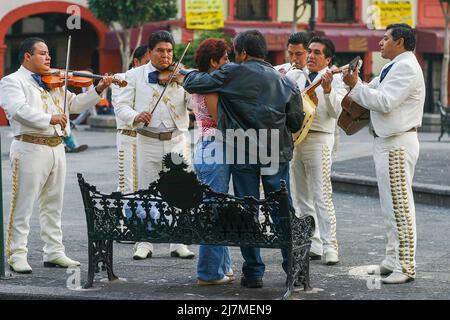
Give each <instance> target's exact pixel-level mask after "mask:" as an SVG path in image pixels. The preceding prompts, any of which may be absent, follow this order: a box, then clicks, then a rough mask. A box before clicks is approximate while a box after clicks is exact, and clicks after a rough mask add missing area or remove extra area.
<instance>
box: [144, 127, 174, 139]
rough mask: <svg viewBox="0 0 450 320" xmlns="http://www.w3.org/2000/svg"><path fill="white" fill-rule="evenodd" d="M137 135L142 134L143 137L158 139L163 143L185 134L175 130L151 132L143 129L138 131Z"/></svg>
mask: <svg viewBox="0 0 450 320" xmlns="http://www.w3.org/2000/svg"><path fill="white" fill-rule="evenodd" d="M137 133H139V134H142V135H143V136H146V137H149V138H153V139H158V140H161V141H168V140H172V138H175V137H176V136H179V135H180V134H183V132H182V131H179V130H175V131H172V132H151V131H148V130H144V129H142V128H139V129H137Z"/></svg>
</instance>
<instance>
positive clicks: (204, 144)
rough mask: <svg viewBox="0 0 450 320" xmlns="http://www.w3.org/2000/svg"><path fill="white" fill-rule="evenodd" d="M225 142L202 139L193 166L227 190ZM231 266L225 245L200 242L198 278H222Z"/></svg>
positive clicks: (213, 184)
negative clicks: (201, 243) (202, 243)
mask: <svg viewBox="0 0 450 320" xmlns="http://www.w3.org/2000/svg"><path fill="white" fill-rule="evenodd" d="M223 151H224V146H223V143H222V142H218V141H211V140H203V141H199V142H198V143H197V145H196V148H195V154H194V169H195V172H196V173H197V177H198V179H199V180H200V181H201V182H203V183H205V184H207V185H209V186H210V187H211V189H212V190H213V191H215V192H222V193H226V192H228V187H229V184H230V166H229V165H227V164H225V161H224V160H225V157H224V156H223V154H224V152H223ZM230 270H231V258H230V250H229V248H228V247H225V246H213V245H201V246H200V249H199V252H198V263H197V278H198V279H201V280H205V281H212V280H220V279H222V278H223V277H224V275H225V273H226V272H228V271H230Z"/></svg>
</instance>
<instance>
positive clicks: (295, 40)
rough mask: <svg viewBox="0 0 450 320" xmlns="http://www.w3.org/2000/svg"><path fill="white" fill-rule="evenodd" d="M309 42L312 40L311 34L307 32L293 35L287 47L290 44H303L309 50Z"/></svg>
mask: <svg viewBox="0 0 450 320" xmlns="http://www.w3.org/2000/svg"><path fill="white" fill-rule="evenodd" d="M309 40H311V34H309V33H307V32H296V33H293V34H291V36H290V37H289V39H288V42H287V45H288V46H289V45H290V44H293V45H296V44H302V45H303V47H304V48H305V49H306V48H308V43H309Z"/></svg>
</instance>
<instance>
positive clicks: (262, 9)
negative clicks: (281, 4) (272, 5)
mask: <svg viewBox="0 0 450 320" xmlns="http://www.w3.org/2000/svg"><path fill="white" fill-rule="evenodd" d="M236 19H237V20H270V18H269V0H237V1H236Z"/></svg>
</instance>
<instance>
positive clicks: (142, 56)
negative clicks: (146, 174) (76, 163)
mask: <svg viewBox="0 0 450 320" xmlns="http://www.w3.org/2000/svg"><path fill="white" fill-rule="evenodd" d="M149 61H150V57H149V54H148V49H147V46H139V47H137V48H136V50H134V54H133V61H132V62H131V64H132V67H131V68H130V69H132V68H137V67H140V66H143V65H145V64H147V63H149ZM115 77H116V78H119V79H125V73H117V74H116V75H115ZM111 89H112V92H111V103H112V105H113V107H115V106H116V104H117V98H118V97H119V95H120V92H121V90H122V89H121V88H120V87H119V86H113V87H111ZM116 124H117V138H116V142H117V157H118V164H119V171H118V173H119V183H118V191H120V192H122V193H131V192H134V191H137V190H138V174H137V151H136V150H137V149H136V135H137V133H136V128H133V126H130V125H127V124H126V123H125V122H124V121H122V120H121V119H120V118H119V117H118V116H117V115H116Z"/></svg>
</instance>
